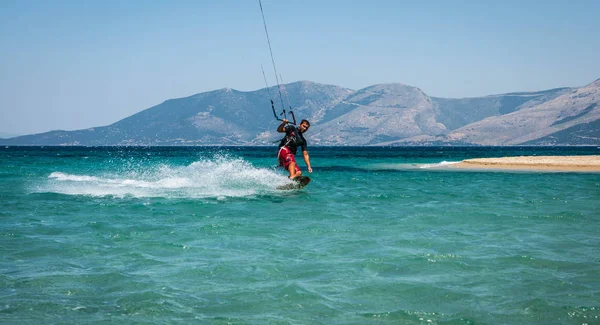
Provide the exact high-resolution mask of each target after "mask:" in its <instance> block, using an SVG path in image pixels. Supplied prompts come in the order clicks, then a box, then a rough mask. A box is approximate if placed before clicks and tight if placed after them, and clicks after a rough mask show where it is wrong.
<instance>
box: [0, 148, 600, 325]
mask: <svg viewBox="0 0 600 325" xmlns="http://www.w3.org/2000/svg"><path fill="white" fill-rule="evenodd" d="M276 153H277V148H276V147H241V148H237V147H145V148H142V147H98V148H86V147H1V148H0V323H1V324H19V325H21V324H180V323H183V324H187V323H191V324H600V173H581V172H523V171H498V170H492V171H471V170H462V169H461V170H453V169H452V168H451V165H452V163H455V162H458V161H461V160H463V159H467V158H475V157H502V156H520V155H599V154H600V148H599V147H566V148H565V147H562V148H561V147H543V148H540V147H491V148H490V147H426V148H422V147H417V148H411V147H404V148H371V147H363V148H352V147H335V148H325V147H319V148H316V147H313V148H310V155H311V162H312V166H313V173H312V174H310V176H311V178H312V182H311V183H310V184H309V185H308V186H307V187H306V188H304V189H302V190H292V191H281V190H277V187H278V186H281V185H284V184H286V183H287V182H289V181H288V180H287V178H286V176H285V174H284V172H283V170H281V169H278V168H277V166H276ZM299 158H300V159H299V161H300V166H301V167H302V169H303V171H304V173H305V175H308V173H307V172H306V166H305V165H304V162H302V159H301V157H299Z"/></svg>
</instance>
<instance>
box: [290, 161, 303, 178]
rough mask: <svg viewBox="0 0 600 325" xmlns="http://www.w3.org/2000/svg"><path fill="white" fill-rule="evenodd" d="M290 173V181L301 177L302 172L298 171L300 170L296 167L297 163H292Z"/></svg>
mask: <svg viewBox="0 0 600 325" xmlns="http://www.w3.org/2000/svg"><path fill="white" fill-rule="evenodd" d="M288 171H289V172H290V179H294V178H296V177H298V176H300V175H302V172H301V171H299V170H298V168H297V167H296V163H295V162H291V163H290V164H289V165H288Z"/></svg>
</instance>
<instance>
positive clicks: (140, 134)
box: [0, 79, 600, 146]
mask: <svg viewBox="0 0 600 325" xmlns="http://www.w3.org/2000/svg"><path fill="white" fill-rule="evenodd" d="M281 93H282V94H283V95H282V98H280V97H279V90H278V89H277V87H270V88H263V89H260V90H256V91H249V92H243V91H237V90H234V89H230V88H224V89H219V90H214V91H209V92H204V93H199V94H196V95H192V96H189V97H185V98H178V99H169V100H167V101H165V102H163V103H161V104H159V105H156V106H153V107H150V108H148V109H145V110H142V111H140V112H138V113H136V114H134V115H131V116H129V117H127V118H124V119H122V120H120V121H117V122H115V123H113V124H110V125H107V126H99V127H93V128H89V129H84V130H76V131H50V132H46V133H40V134H31V135H24V136H19V137H14V138H10V139H0V144H2V145H84V146H114V145H118V146H125V145H142V146H146V145H234V146H243V145H272V143H273V142H274V141H277V140H278V139H279V138H281V135H280V134H278V133H276V128H277V125H278V124H279V123H280V122H279V121H277V120H276V119H275V117H274V116H273V111H272V109H271V104H270V100H269V99H270V98H273V100H274V101H275V103H276V105H277V106H276V108H277V110H278V112H280V111H281V110H282V104H281V102H284V103H285V107H286V109H287V110H288V111H289V107H292V108H293V111H294V113H295V116H296V117H297V119H298V122H300V119H308V120H309V121H310V122H311V129H310V130H309V131H308V133H307V135H306V137H307V139H308V141H309V145H327V146H340V145H341V146H348V145H352V146H372V145H373V146H408V145H413V146H420V145H491V146H499V145H503V146H506V145H599V144H600V79H598V80H596V81H594V82H592V83H590V84H588V85H586V86H583V87H577V88H568V87H566V88H556V89H550V90H544V91H537V92H516V93H508V94H500V95H490V96H484V97H473V98H458V99H457V98H439V97H430V96H428V95H427V94H425V93H424V92H423V91H421V90H420V89H419V88H416V87H411V86H408V85H404V84H400V83H390V84H379V85H374V86H370V87H366V88H363V89H360V90H352V89H347V88H343V87H339V86H335V85H325V84H319V83H315V82H311V81H299V82H294V83H290V84H285V85H282V87H281ZM280 117H282V116H280ZM288 118H289V119H291V117H290V116H289V114H288Z"/></svg>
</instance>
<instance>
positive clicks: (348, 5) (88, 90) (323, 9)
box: [0, 0, 600, 134]
mask: <svg viewBox="0 0 600 325" xmlns="http://www.w3.org/2000/svg"><path fill="white" fill-rule="evenodd" d="M263 8H264V12H265V17H266V20H267V27H268V29H269V35H270V37H271V43H272V46H273V52H274V55H275V62H276V64H277V69H278V72H279V73H280V74H281V75H282V76H283V79H284V81H285V82H293V81H298V80H311V81H315V82H319V83H326V84H334V85H339V86H343V87H347V88H352V89H360V88H364V87H367V86H370V85H374V84H379V83H388V82H400V83H404V84H408V85H411V86H415V87H419V88H420V89H422V90H423V91H424V92H425V93H427V94H428V95H430V96H437V97H472V96H483V95H490V94H498V93H505V92H513V91H533V90H542V89H550V88H555V87H563V86H570V87H578V86H583V85H585V84H587V83H590V82H592V81H594V80H595V79H598V78H600V59H599V58H600V54H599V53H600V37H599V36H598V35H599V31H600V19H598V13H600V1H582V0H579V1H578V0H571V1H547V2H542V1H527V0H522V1H511V0H506V1H468V0H464V1H451V0H448V1H400V0H397V1H383V0H382V1H356V2H354V1H337V0H318V1H317V0H305V1H281V0H280V1H275V0H264V1H263ZM261 64H262V65H263V66H264V68H265V72H266V73H267V77H268V78H269V84H270V85H271V86H272V85H274V83H275V77H274V75H273V72H272V67H271V61H270V56H269V49H268V45H267V41H266V38H265V34H264V27H263V23H262V17H261V13H260V8H259V6H258V0H257V1H254V0H250V1H241V0H240V1H230V0H221V1H216V0H215V1H112V0H105V1H86V0H82V1H60V0H56V1H28V0H23V1H17V0H3V1H0V132H3V133H13V134H26V133H37V132H45V131H49V130H55V129H65V130H74V129H83V128H88V127H93V126H102V125H107V124H111V123H113V122H116V121H118V120H120V119H122V118H124V117H127V116H129V115H132V114H134V113H137V112H139V111H141V110H143V109H146V108H149V107H151V106H154V105H156V104H159V103H161V102H163V101H164V100H167V99H170V98H178V97H186V96H190V95H193V94H196V93H200V92H205V91H210V90H214V89H219V88H223V87H230V88H234V89H238V90H242V91H251V90H257V89H260V88H263V87H264V86H265V85H264V80H263V76H262V73H261V70H260V66H261ZM265 109H268V107H265Z"/></svg>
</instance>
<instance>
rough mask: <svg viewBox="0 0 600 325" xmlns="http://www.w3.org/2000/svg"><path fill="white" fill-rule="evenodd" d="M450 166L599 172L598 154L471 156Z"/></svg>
mask: <svg viewBox="0 0 600 325" xmlns="http://www.w3.org/2000/svg"><path fill="white" fill-rule="evenodd" d="M452 168H461V169H485V170H489V169H504V170H506V169H508V170H526V171H532V170H544V171H575V172H600V156H518V157H502V158H473V159H465V160H463V161H461V162H459V163H456V164H453V165H452Z"/></svg>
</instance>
